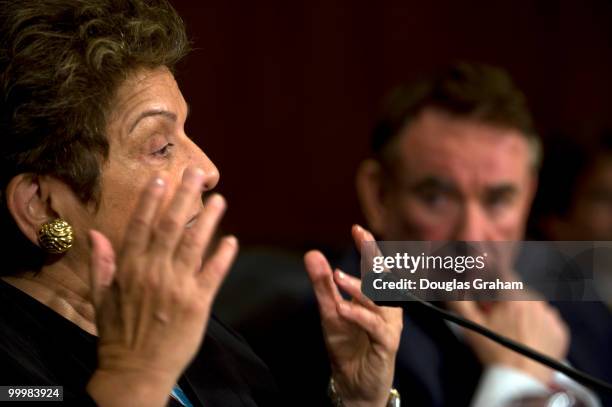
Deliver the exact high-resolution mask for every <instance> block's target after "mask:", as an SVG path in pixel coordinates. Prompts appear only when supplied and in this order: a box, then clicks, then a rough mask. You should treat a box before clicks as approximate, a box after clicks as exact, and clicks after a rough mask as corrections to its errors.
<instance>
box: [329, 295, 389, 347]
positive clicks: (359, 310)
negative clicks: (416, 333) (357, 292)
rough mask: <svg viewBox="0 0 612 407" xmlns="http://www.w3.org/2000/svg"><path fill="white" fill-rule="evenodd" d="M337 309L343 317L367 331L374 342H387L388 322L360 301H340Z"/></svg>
mask: <svg viewBox="0 0 612 407" xmlns="http://www.w3.org/2000/svg"><path fill="white" fill-rule="evenodd" d="M336 309H337V312H338V314H339V315H340V316H341V317H342V318H343V319H345V320H347V321H350V322H352V323H354V324H356V325H357V326H359V327H360V328H361V329H363V330H364V331H365V332H367V334H368V336H369V337H370V338H371V339H372V340H373V342H376V343H382V344H384V343H387V341H388V339H389V338H388V335H387V329H386V322H385V321H384V319H383V318H382V317H381V316H380V315H378V314H377V313H375V312H373V311H372V310H370V309H368V308H366V307H364V306H362V305H361V304H359V303H352V302H350V301H345V300H341V301H339V302H338V303H337V305H336Z"/></svg>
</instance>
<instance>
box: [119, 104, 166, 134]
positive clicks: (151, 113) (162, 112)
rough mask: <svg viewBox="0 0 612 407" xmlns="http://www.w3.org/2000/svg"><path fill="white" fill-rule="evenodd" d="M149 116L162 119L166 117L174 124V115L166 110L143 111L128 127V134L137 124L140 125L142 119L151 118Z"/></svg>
mask: <svg viewBox="0 0 612 407" xmlns="http://www.w3.org/2000/svg"><path fill="white" fill-rule="evenodd" d="M151 116H163V117H166V118H168V119H170V120H172V121H173V122H176V114H175V113H172V112H170V111H168V110H163V109H151V110H145V111H144V112H142V113H140V114H139V115H138V117H137V118H136V120H134V123H133V124H132V125H131V126H130V131H128V134H129V133H131V132H132V131H133V130H134V129H135V128H136V126H137V125H138V123H140V121H141V120H142V119H144V118H146V117H151Z"/></svg>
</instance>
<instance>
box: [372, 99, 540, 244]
mask: <svg viewBox="0 0 612 407" xmlns="http://www.w3.org/2000/svg"><path fill="white" fill-rule="evenodd" d="M393 143H396V144H395V145H394V146H391V147H394V149H395V152H394V153H391V155H392V156H393V154H395V156H394V157H392V158H391V159H390V163H389V166H388V167H389V168H388V169H387V170H386V171H385V170H383V171H382V173H381V174H382V175H381V177H382V182H381V189H380V190H381V191H382V192H381V205H380V208H381V213H382V216H381V222H380V224H381V225H382V230H381V231H379V234H380V235H381V237H382V238H383V239H385V240H465V241H484V240H520V239H521V238H522V237H523V233H524V228H525V223H526V219H527V215H528V212H529V206H530V204H531V199H532V196H533V193H534V190H535V183H536V181H535V177H534V175H533V171H532V167H531V157H530V149H529V143H528V141H527V139H526V138H525V137H524V136H523V135H522V134H521V133H520V132H519V131H518V130H512V129H506V128H502V127H496V126H492V125H489V124H485V123H482V122H478V121H475V120H471V119H467V118H459V117H456V116H451V115H448V114H446V113H444V112H441V111H437V110H433V109H426V110H424V111H423V112H422V113H421V114H420V115H419V116H418V117H417V118H416V120H414V121H412V122H411V123H410V124H409V125H408V126H407V127H406V128H405V129H404V130H403V131H402V132H401V134H399V136H398V137H397V139H396V140H395V141H393Z"/></svg>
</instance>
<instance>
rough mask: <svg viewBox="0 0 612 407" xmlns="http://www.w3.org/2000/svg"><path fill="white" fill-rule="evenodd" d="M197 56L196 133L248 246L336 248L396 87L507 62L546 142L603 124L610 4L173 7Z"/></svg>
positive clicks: (355, 214) (190, 77)
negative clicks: (361, 167) (449, 66)
mask: <svg viewBox="0 0 612 407" xmlns="http://www.w3.org/2000/svg"><path fill="white" fill-rule="evenodd" d="M173 4H174V5H175V7H176V8H177V10H178V11H179V13H180V14H181V15H182V17H183V18H184V20H185V22H186V24H187V28H188V32H189V35H190V37H191V38H192V39H193V41H194V47H195V51H194V52H193V53H192V54H191V55H190V56H189V57H188V58H187V60H186V61H185V62H184V63H183V64H182V66H181V67H180V68H179V82H180V84H181V86H182V89H183V92H184V94H185V97H186V98H187V100H188V102H189V103H190V105H191V111H192V115H191V118H190V120H189V122H188V131H189V132H190V134H191V136H192V137H193V138H194V139H195V140H196V141H197V142H198V143H199V144H200V146H202V148H203V149H204V151H205V152H206V153H207V154H208V155H209V156H210V157H211V158H212V159H213V161H214V162H215V163H216V164H217V165H218V167H219V168H220V170H221V174H222V177H221V183H220V184H219V187H218V190H219V191H220V192H222V193H223V194H224V195H225V196H226V197H227V199H228V201H229V211H228V213H227V215H226V219H225V221H224V229H225V230H226V231H228V232H232V233H235V234H237V236H238V237H239V239H240V240H241V241H242V242H243V244H274V245H282V246H285V247H302V246H304V245H311V244H314V243H317V244H322V245H331V246H341V245H344V244H346V243H348V242H349V227H350V225H351V224H352V223H354V222H356V221H361V220H362V218H361V215H360V211H359V207H358V205H357V201H356V198H355V192H354V182H353V174H354V171H355V169H356V166H357V164H358V163H359V161H360V159H362V158H363V157H364V156H365V155H366V154H367V151H368V139H369V131H370V129H371V127H372V124H373V120H374V118H375V115H376V112H377V108H378V104H379V102H380V99H381V98H382V96H383V95H384V94H385V92H386V91H388V90H389V88H390V87H391V86H392V85H394V84H397V83H399V82H402V81H406V80H411V79H414V78H415V77H417V76H418V74H421V73H424V72H427V71H428V70H431V69H432V68H435V67H438V66H440V65H442V64H445V63H447V62H449V61H453V60H457V59H463V60H473V61H480V62H487V63H492V64H496V65H500V66H503V67H505V68H506V69H508V70H509V72H510V73H511V74H512V76H513V77H514V78H515V80H516V82H517V83H518V84H519V86H520V87H521V88H522V89H524V90H525V93H526V94H527V97H528V100H529V102H530V105H531V107H532V110H533V112H534V115H535V118H536V121H537V123H538V126H539V128H540V129H541V131H542V133H543V134H545V135H546V134H549V133H550V132H551V131H552V130H555V129H565V130H572V129H575V128H577V127H578V126H583V125H584V124H586V125H587V126H588V127H592V128H596V127H598V126H599V125H601V124H603V123H605V122H606V120H607V118H608V113H609V111H610V106H612V79H611V75H612V2H610V1H604V0H585V1H548V0H547V1H509V0H504V1H491V0H488V1H483V0H479V1H456V0H440V1H407V0H405V1H377V2H373V1H349V0H346V1H341V0H326V1H291V0H289V1H287V0H274V1H246V0H245V1H232V0H230V1H226V0H223V1H221V0H218V1H201V2H198V1H193V0H180V1H179V0H174V1H173Z"/></svg>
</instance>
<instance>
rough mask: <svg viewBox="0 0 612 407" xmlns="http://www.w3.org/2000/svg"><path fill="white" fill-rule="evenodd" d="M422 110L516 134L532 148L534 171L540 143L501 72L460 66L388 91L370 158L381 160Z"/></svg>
mask: <svg viewBox="0 0 612 407" xmlns="http://www.w3.org/2000/svg"><path fill="white" fill-rule="evenodd" d="M426 108H436V109H440V110H442V111H444V112H447V113H450V114H452V115H455V116H459V117H467V118H471V119H476V120H479V121H482V122H484V123H488V124H491V125H496V126H500V127H505V128H510V129H515V130H519V131H521V133H522V134H523V135H524V136H525V137H526V138H527V140H528V141H529V143H530V146H531V151H532V164H533V168H534V170H537V168H539V165H540V161H541V142H540V138H539V137H538V135H537V132H536V130H535V127H534V124H533V120H532V117H531V114H530V113H529V110H528V108H527V103H526V100H525V96H524V95H523V93H522V92H521V91H520V90H519V89H518V88H517V87H516V85H515V84H514V83H513V82H512V79H511V78H510V76H509V75H508V74H507V73H506V72H505V71H504V70H503V69H501V68H497V67H493V66H489V65H485V64H476V63H467V62H459V63H456V64H453V65H450V66H446V67H444V68H443V69H441V70H439V71H438V72H436V73H434V74H433V75H430V76H429V77H426V78H424V79H422V80H420V81H417V82H414V83H410V84H405V85H400V86H398V87H396V88H395V89H393V90H392V91H391V93H390V94H389V95H388V97H387V98H386V100H385V102H384V104H383V110H382V112H381V114H380V115H379V118H378V120H377V123H376V125H375V127H374V131H373V133H372V139H371V148H372V151H373V153H374V155H375V156H376V157H377V158H378V159H379V160H383V161H386V160H387V158H388V155H389V151H388V150H389V149H388V148H387V146H389V145H390V144H391V143H390V142H391V140H394V139H395V137H396V136H397V135H398V134H399V133H400V132H401V131H402V129H404V128H405V127H406V126H408V125H409V124H410V122H411V121H412V120H414V119H416V117H417V116H418V115H419V114H420V113H421V112H422V111H423V110H424V109H426Z"/></svg>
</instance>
